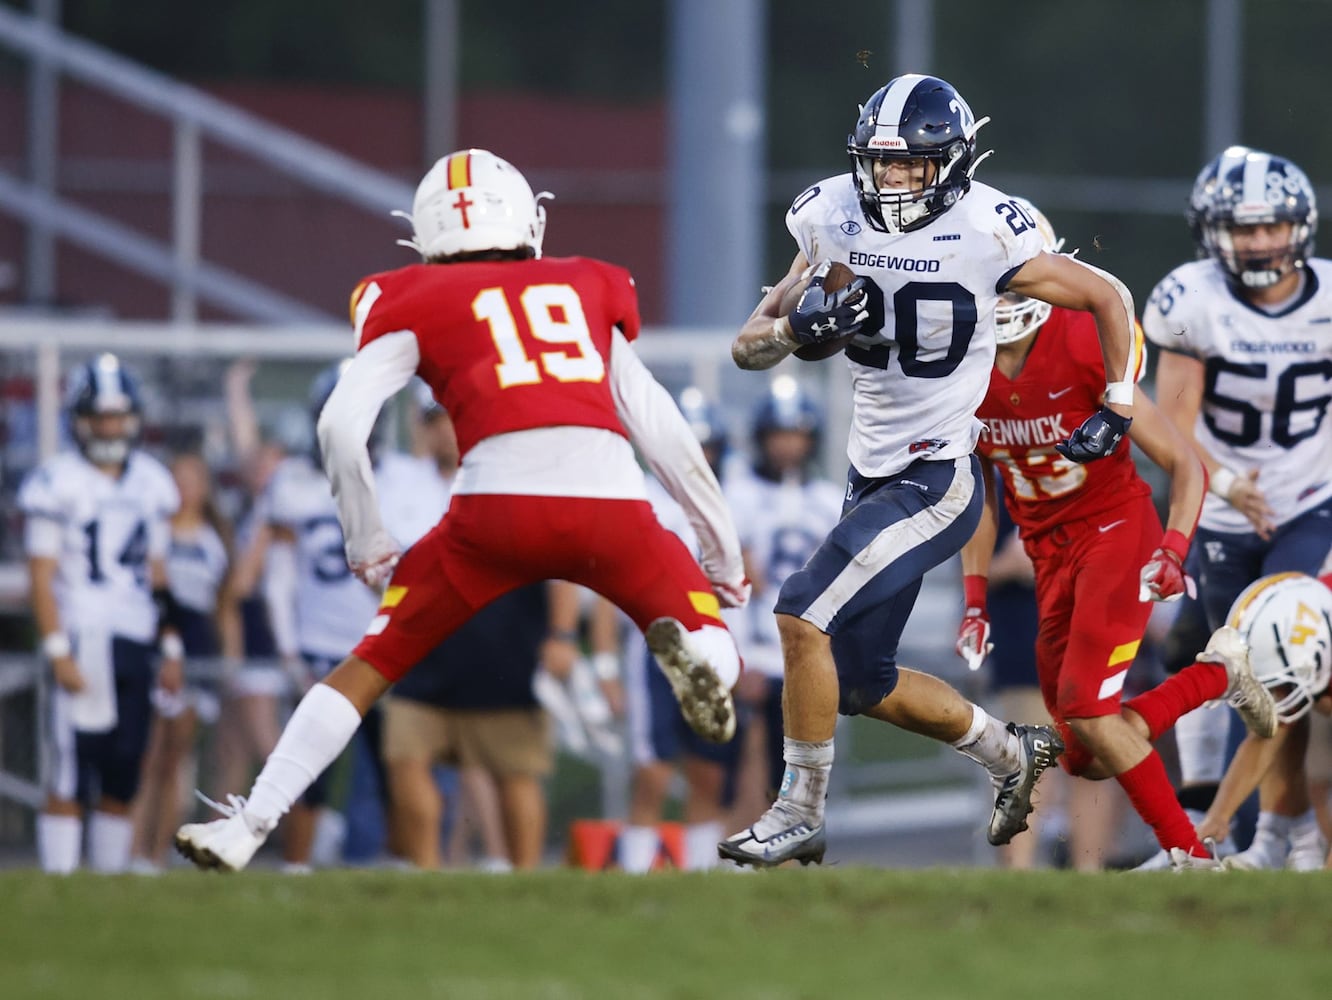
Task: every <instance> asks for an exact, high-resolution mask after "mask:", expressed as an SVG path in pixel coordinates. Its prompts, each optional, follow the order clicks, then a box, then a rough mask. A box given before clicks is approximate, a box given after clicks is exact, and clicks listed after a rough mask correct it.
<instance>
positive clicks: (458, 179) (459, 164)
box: [449, 152, 472, 191]
mask: <svg viewBox="0 0 1332 1000" xmlns="http://www.w3.org/2000/svg"><path fill="white" fill-rule="evenodd" d="M471 186H472V154H471V153H470V152H467V153H454V154H453V155H452V156H450V157H449V190H450V191H453V190H455V189H456V188H464V187H471Z"/></svg>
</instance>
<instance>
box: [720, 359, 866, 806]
mask: <svg viewBox="0 0 1332 1000" xmlns="http://www.w3.org/2000/svg"><path fill="white" fill-rule="evenodd" d="M750 431H751V442H752V447H753V453H752V454H753V469H752V471H751V473H750V474H749V475H744V476H733V477H731V478H730V479H729V480H727V481H725V482H723V483H722V488H723V490H725V492H726V500H727V503H729V504H730V505H731V511H732V512H733V513H734V515H735V521H736V525H737V527H739V529H740V544H741V546H742V547H743V548H744V552H745V568H746V571H747V573H748V575H749V580H750V582H751V583H752V584H753V586H754V594H753V599H752V600H751V601H750V603H749V604H748V605H746V606H745V607H744V608H741V609H739V610H738V611H734V612H731V617H730V618H728V619H727V620H728V622H729V624H730V626H731V631H732V633H733V634H734V635H735V640H736V643H737V644H738V645H739V646H740V654H741V656H743V657H744V662H745V672H744V673H743V674H742V675H741V677H740V683H739V684H737V685H736V701H737V702H738V703H741V704H742V705H743V708H744V710H745V711H746V712H747V713H749V714H752V716H753V717H754V718H756V719H759V720H761V722H762V724H761V725H760V726H757V727H755V728H756V729H759V730H761V735H762V744H761V746H762V754H761V756H759V758H758V759H756V760H755V759H754V758H753V757H751V758H750V759H751V760H753V765H749V764H747V765H746V767H745V768H744V771H743V773H744V774H745V776H746V780H745V781H743V782H742V785H743V786H744V787H743V788H742V791H741V798H742V801H741V802H738V803H737V815H740V813H739V810H741V809H744V810H746V812H747V815H743V816H742V819H741V821H742V822H744V823H748V822H749V821H750V820H752V819H753V818H754V817H755V816H756V815H757V814H758V813H759V812H761V811H762V808H763V807H766V806H767V803H768V801H770V799H771V795H772V792H773V790H774V789H776V788H777V786H778V785H779V784H781V780H782V773H783V771H784V770H785V764H784V762H783V761H782V645H781V637H780V636H779V635H778V633H777V620H776V618H774V617H773V614H772V609H773V605H774V604H776V603H777V593H778V591H780V590H781V587H782V584H783V583H785V582H786V578H787V577H788V576H790V575H791V574H792V573H794V572H795V571H796V570H798V569H800V567H801V566H803V565H805V563H806V562H807V561H808V560H809V557H810V556H812V555H813V554H814V550H815V549H817V548H818V547H819V543H820V542H822V541H823V539H824V537H825V536H826V535H827V534H828V532H829V531H831V530H832V529H833V526H834V525H836V524H837V521H838V518H839V517H840V516H841V511H842V488H841V487H840V486H838V485H837V484H836V483H834V482H833V481H832V480H830V479H825V478H823V477H822V476H820V475H819V474H818V473H817V472H815V471H814V468H813V466H814V462H815V460H816V458H817V457H818V452H819V443H820V440H821V438H822V436H823V413H822V412H821V410H820V409H819V407H818V404H816V403H815V402H814V400H813V399H812V398H811V397H810V395H809V393H808V391H806V390H805V389H804V388H803V387H802V386H801V385H800V383H799V382H797V381H796V380H795V379H794V378H792V377H791V376H790V375H779V376H777V377H776V378H774V379H773V381H772V385H771V386H769V389H768V394H767V395H766V396H764V397H763V399H762V400H761V401H760V403H759V405H758V407H757V408H756V409H755V411H754V414H753V418H752V421H751V424H750ZM751 740H752V738H751ZM751 745H752V744H751ZM746 792H748V793H749V794H748V795H746V794H745V793H746ZM760 796H762V797H763V801H762V805H761V807H760V808H758V809H755V808H754V806H755V804H756V802H757V799H758V798H759V797H760ZM746 800H747V801H746Z"/></svg>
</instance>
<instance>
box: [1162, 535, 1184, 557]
mask: <svg viewBox="0 0 1332 1000" xmlns="http://www.w3.org/2000/svg"><path fill="white" fill-rule="evenodd" d="M1161 548H1163V549H1165V550H1166V551H1167V552H1170V553H1172V554H1173V555H1175V556H1176V557H1177V558H1178V559H1179V561H1180V562H1181V563H1182V562H1183V561H1184V557H1185V556H1187V555H1188V554H1189V539H1188V536H1186V535H1184V534H1182V533H1181V532H1178V531H1173V530H1172V531H1167V532H1166V533H1165V535H1164V536H1162V538H1161Z"/></svg>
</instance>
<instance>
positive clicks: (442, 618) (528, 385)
mask: <svg viewBox="0 0 1332 1000" xmlns="http://www.w3.org/2000/svg"><path fill="white" fill-rule="evenodd" d="M412 225H413V228H414V230H415V236H414V239H413V240H412V242H411V245H412V246H413V247H414V248H415V249H416V250H417V251H418V252H419V253H420V254H421V256H422V258H423V259H424V260H423V263H419V264H416V265H413V266H409V267H404V268H400V269H398V270H395V271H388V272H383V273H381V274H377V275H374V276H372V277H370V278H368V279H366V280H365V281H363V282H362V283H361V284H360V285H359V286H358V287H357V289H356V291H355V292H354V294H353V296H352V322H353V325H354V327H355V332H356V346H357V354H356V357H355V359H354V360H353V361H352V363H351V365H350V366H349V367H348V368H347V370H346V372H345V373H344V374H343V377H342V379H341V380H340V381H339V383H338V386H337V388H336V389H335V390H334V391H333V395H332V397H331V398H330V399H329V402H328V405H327V406H326V407H325V409H324V413H323V416H322V417H321V418H320V421H319V429H318V430H319V441H320V446H321V448H322V450H323V455H324V465H325V468H326V469H327V471H328V475H329V478H330V480H331V481H332V484H333V492H334V495H335V496H336V497H337V501H338V509H339V514H340V519H341V522H342V527H343V531H344V533H345V536H346V551H347V559H348V562H349V564H350V565H351V567H352V569H353V571H354V572H355V573H356V575H357V576H358V577H360V578H361V579H362V580H364V581H365V582H367V583H369V584H371V585H372V586H384V585H385V584H388V587H387V589H385V591H384V598H383V601H382V602H381V605H380V609H379V613H378V614H377V615H376V616H375V618H374V619H373V620H372V621H371V623H370V627H369V628H368V630H367V632H366V635H365V637H364V638H363V639H362V641H361V643H360V644H359V645H358V646H357V647H356V649H355V650H354V651H353V653H352V655H351V656H349V657H348V658H347V659H345V660H343V661H342V663H341V664H339V665H338V666H337V668H335V669H334V671H333V672H332V673H331V674H330V675H329V676H328V677H327V678H325V679H324V681H323V682H321V683H319V684H316V685H315V686H314V687H313V688H312V689H311V690H310V692H309V693H308V694H307V695H306V697H305V698H304V699H303V700H302V702H301V704H300V705H299V706H297V709H296V711H295V713H294V714H293V715H292V718H291V721H290V722H289V723H288V725H287V728H286V730H285V731H284V733H283V735H282V738H281V740H279V742H278V746H277V747H276V749H274V751H273V753H272V755H271V756H270V757H269V759H268V762H267V764H266V765H265V766H264V769H263V771H262V772H261V773H260V775H259V777H258V779H257V780H256V781H255V784H254V788H253V790H252V792H251V794H250V797H249V799H248V800H244V799H239V798H236V799H233V800H232V803H231V807H230V808H229V809H227V810H226V812H227V813H228V814H229V815H227V816H226V818H224V819H220V820H214V821H213V822H211V823H202V824H191V825H187V826H184V827H182V828H181V830H180V832H179V834H178V835H177V838H176V843H177V846H178V847H179V849H180V850H181V851H182V852H183V853H185V854H186V855H187V856H188V857H190V858H191V859H193V860H194V861H195V863H196V864H199V865H201V866H203V867H220V868H226V869H233V870H234V869H240V868H244V867H245V865H246V864H247V863H248V862H249V860H250V858H251V857H252V856H253V854H254V852H255V850H257V849H258V847H259V845H260V844H262V843H263V841H264V839H265V837H267V835H268V833H269V831H270V830H271V829H272V828H273V826H274V825H275V824H276V823H277V821H278V819H279V818H280V817H281V816H282V814H283V813H285V812H286V811H287V810H288V809H289V808H290V807H291V804H292V802H293V801H295V799H296V798H297V796H299V795H300V794H301V792H302V791H304V789H305V788H306V787H307V786H308V785H309V783H310V782H311V781H312V780H313V778H314V777H315V775H317V774H319V773H320V772H321V771H323V769H324V768H325V767H327V766H328V764H329V763H330V762H331V761H332V760H333V759H334V758H335V757H336V756H337V755H338V753H340V752H341V750H342V748H343V747H344V746H346V744H347V741H348V740H349V739H350V738H351V736H352V734H353V733H354V732H355V731H356V728H357V727H358V726H359V725H360V722H361V717H362V715H364V713H365V712H366V711H367V710H368V709H369V708H370V706H371V705H373V704H374V702H375V700H376V699H378V698H379V696H380V695H382V694H383V693H384V692H385V691H386V690H387V689H388V687H389V686H390V685H391V684H392V683H393V681H394V680H396V679H397V678H399V677H401V676H402V675H403V674H405V673H406V672H407V671H408V670H410V669H411V667H412V666H413V665H414V664H415V663H416V662H417V661H418V660H419V659H420V658H421V656H422V655H424V654H425V652H426V651H427V650H429V649H431V648H433V647H434V646H437V645H438V644H439V643H440V642H441V641H442V640H443V639H444V638H445V637H447V636H448V635H449V634H450V633H452V632H453V631H454V630H455V629H456V628H457V627H458V626H459V625H461V624H462V622H464V621H466V620H467V619H468V618H469V617H470V616H471V614H472V613H473V612H474V611H475V610H476V609H477V608H480V607H483V606H484V605H486V604H487V603H489V602H490V601H491V600H493V599H494V598H496V597H498V596H499V595H500V594H503V593H506V592H508V591H510V590H512V589H514V588H516V587H518V586H521V585H522V584H525V583H531V582H535V581H539V580H546V579H562V580H568V581H570V582H573V583H578V584H581V585H583V586H587V587H590V588H592V589H594V590H597V591H599V592H600V593H602V594H604V595H606V596H607V597H609V598H610V599H612V600H613V601H614V602H615V603H616V604H618V605H619V606H620V607H621V608H622V609H623V610H624V611H625V612H626V613H627V614H629V616H630V617H631V618H632V619H633V620H634V623H635V624H636V625H637V626H638V627H639V628H640V629H643V630H645V632H646V635H647V641H648V646H649V647H650V648H651V649H652V651H653V654H654V655H655V656H656V659H657V662H658V664H659V665H660V666H661V667H662V669H663V670H664V671H665V672H666V674H667V676H668V677H670V679H671V686H672V688H673V689H674V690H675V693H676V695H677V697H678V698H679V699H680V702H681V705H682V707H683V709H684V712H685V716H686V718H688V719H689V722H690V724H691V725H692V726H693V727H694V728H695V729H696V730H697V731H698V732H699V733H700V735H703V736H706V737H708V738H710V739H713V740H715V741H718V742H725V741H726V740H728V739H730V738H731V736H732V735H733V733H734V730H735V708H734V705H733V703H732V700H731V688H732V687H734V685H735V682H736V679H737V678H738V676H739V673H740V660H739V656H738V654H737V653H736V649H735V644H734V642H733V641H732V640H731V637H730V634H729V633H728V632H727V631H726V628H725V626H724V624H723V623H722V620H721V604H722V603H725V604H726V605H728V606H731V605H736V606H738V605H742V604H744V603H745V601H746V600H747V598H748V593H749V584H748V582H747V581H746V580H745V575H744V565H743V561H742V558H741V553H740V543H739V539H738V538H737V537H736V531H735V525H734V524H733V523H732V521H731V517H730V514H729V512H728V511H727V509H726V505H725V502H724V501H723V498H722V494H721V489H720V487H719V486H718V485H717V480H716V478H715V477H714V476H713V475H712V472H711V471H710V470H709V469H708V466H707V462H706V460H705V459H704V457H703V454H702V451H701V450H700V449H699V447H698V442H697V441H696V440H694V436H693V434H692V433H691V432H690V430H689V427H688V425H687V424H686V423H685V422H684V419H683V418H682V417H681V416H680V412H679V410H677V409H676V407H675V404H674V402H673V401H672V400H671V397H670V395H669V394H668V393H667V392H666V391H665V390H664V389H663V388H662V387H661V386H660V385H659V384H658V383H657V382H656V381H655V380H654V379H653V378H652V376H651V375H650V374H649V373H648V371H647V369H646V368H645V367H644V366H643V364H642V362H641V361H639V359H638V357H637V355H635V354H634V352H633V350H632V348H631V347H630V342H631V341H633V340H634V339H635V338H636V337H637V336H638V331H639V316H638V303H637V294H636V292H635V289H634V284H633V279H632V278H631V277H630V276H629V274H628V272H626V271H625V270H623V269H622V268H619V267H615V266H614V265H611V264H606V263H603V262H601V261H597V260H592V259H590V258H583V257H565V258H542V257H541V242H542V235H543V231H544V229H545V211H544V209H543V208H542V207H541V206H540V205H539V199H538V198H535V197H533V195H532V189H531V188H530V187H529V186H528V183H527V181H526V179H524V177H523V175H522V174H520V173H519V172H518V171H517V170H516V169H514V167H513V166H511V165H510V164H509V163H508V162H506V161H505V160H502V159H500V158H499V157H497V156H495V155H494V154H493V153H489V152H486V151H484V150H463V151H460V152H457V153H454V154H452V155H450V156H447V157H445V158H443V159H441V160H440V161H439V162H438V163H436V164H435V166H434V167H433V168H432V169H431V170H430V172H429V173H427V174H426V176H425V178H424V179H423V180H422V181H421V184H420V185H419V186H418V187H417V190H416V196H415V199H414V202H413V207H412ZM418 373H419V374H420V375H421V376H422V377H423V378H424V379H425V380H426V382H428V383H429V384H430V386H431V389H432V390H433V392H434V395H435V398H436V400H438V401H439V403H440V404H441V405H442V406H444V408H445V409H446V410H447V411H448V412H449V414H450V416H452V418H453V420H454V424H455V426H456V428H457V433H458V443H459V447H460V449H461V451H462V465H461V468H460V470H459V474H458V479H457V481H456V482H455V484H454V492H453V501H452V503H451V505H450V507H449V510H448V513H447V514H445V516H444V518H443V519H442V520H441V521H440V522H439V524H438V525H437V526H436V527H435V528H434V529H432V530H431V531H430V532H429V533H428V534H427V535H426V536H425V538H423V539H421V541H419V542H418V543H417V544H415V545H413V546H412V547H411V548H410V549H409V550H408V551H407V552H406V553H405V554H401V555H400V553H399V552H398V548H397V546H396V545H395V544H394V543H393V540H392V539H391V538H390V536H389V535H388V533H387V532H386V531H385V530H384V527H383V525H382V524H381V522H380V517H379V513H378V510H377V507H376V500H375V488H374V482H373V477H372V476H371V473H370V461H369V456H368V455H367V453H366V447H365V441H366V438H367V437H368V435H369V433H370V429H371V426H372V425H373V424H374V421H375V418H376V416H377V415H378V413H379V409H380V407H381V406H382V405H383V402H384V400H386V399H388V398H389V396H391V395H392V394H393V393H395V392H397V391H398V390H399V389H401V388H402V387H403V386H404V385H406V384H407V382H408V380H410V378H411V377H412V376H413V375H415V374H418ZM635 445H637V447H638V449H639V451H641V452H642V453H643V455H644V456H645V457H646V458H647V460H648V464H649V465H650V466H651V467H652V469H653V471H654V472H655V473H656V475H657V478H658V479H660V480H661V481H662V483H663V484H664V485H665V486H666V488H667V489H668V490H669V491H670V493H671V494H672V496H673V497H674V498H675V499H676V500H677V501H678V502H679V503H680V504H681V505H682V506H683V507H684V508H685V510H686V512H687V513H688V515H689V519H690V523H691V525H692V526H693V528H694V530H695V533H696V534H697V535H698V538H699V543H700V545H701V548H702V553H703V559H702V569H701V571H700V567H699V565H698V564H697V563H695V562H694V560H693V559H692V558H691V557H690V555H689V552H688V550H687V549H685V547H684V545H683V544H682V543H681V542H680V541H679V539H678V538H676V537H675V536H674V535H672V534H670V533H669V532H667V531H666V530H665V529H664V528H662V527H661V526H660V525H659V524H658V523H657V521H656V518H655V517H654V516H653V514H652V508H651V506H650V505H649V504H648V502H647V500H646V494H645V487H644V482H643V473H642V471H641V469H640V468H639V466H638V463H637V461H636V459H635V457H634V446H635Z"/></svg>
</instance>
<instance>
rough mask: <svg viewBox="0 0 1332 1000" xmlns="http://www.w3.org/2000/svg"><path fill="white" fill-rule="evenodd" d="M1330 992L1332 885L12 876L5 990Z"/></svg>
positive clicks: (544, 875)
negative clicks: (60, 877) (63, 877)
mask: <svg viewBox="0 0 1332 1000" xmlns="http://www.w3.org/2000/svg"><path fill="white" fill-rule="evenodd" d="M1328 996H1332V876H1328V875H1322V874H1319V875H1295V874H1287V873H1279V872H1278V873H1257V874H1244V875H1238V874H1233V873H1228V874H1223V875H1212V874H1210V873H1198V874H1194V875H1188V876H1183V875H1173V874H1169V873H1162V874H1154V875H1130V874H1103V875H1073V874H1067V873H1060V872H1040V873H1033V874H1017V873H1004V872H993V871H976V870H965V871H954V870H934V871H912V872H892V871H880V870H872V869H861V868H850V867H847V868H827V869H804V870H792V871H785V870H783V871H778V872H770V873H764V874H759V875H733V874H729V873H721V874H713V875H680V874H664V875H658V876H650V877H647V878H630V877H627V876H622V875H617V874H600V875H589V874H585V873H579V872H573V871H548V872H540V873H536V874H532V875H522V876H509V877H497V876H479V875H470V874H469V875H461V874H458V875H454V874H442V875H425V874H410V873H388V872H330V873H323V874H319V875H316V876H313V877H310V878H292V877H283V876H280V875H276V874H271V873H266V872H257V873H247V874H244V875H240V876H231V877H224V876H220V875H212V874H209V875H205V874H202V873H194V872H184V871H182V872H176V873H173V874H171V875H169V876H166V877H163V878H159V879H142V878H131V877H124V878H98V877H95V876H76V877H72V878H65V879H59V878H48V877H43V876H42V875H40V874H37V873H34V872H21V873H9V874H5V875H0V997H5V998H6V1000H43V998H60V1000H67V998H83V1000H119V998H126V1000H130V998H134V1000H151V998H159V997H160V998H170V1000H189V998H196V997H199V998H248V997H255V998H260V997H262V998H266V1000H270V998H282V1000H287V998H290V1000H298V998H310V1000H316V998H318V1000H331V998H342V997H357V998H364V1000H379V998H398V997H410V998H414V1000H426V998H437V997H450V998H451V997H459V998H468V1000H470V998H478V1000H487V998H503V1000H523V998H573V997H607V998H617V1000H618V998H624V1000H638V998H653V997H699V998H713V997H716V998H724V1000H760V998H764V1000H766V998H772V1000H778V998H796V997H801V998H805V997H808V998H822V997H836V998H838V1000H846V998H855V997H910V998H913V1000H914V998H932V997H958V998H968V1000H971V998H976V1000H995V998H1007V997H1035V998H1053V997H1069V998H1077V1000H1098V998H1102V997H1104V998H1116V1000H1119V998H1139V997H1142V998H1152V1000H1155V998H1159V997H1165V998H1170V1000H1185V998H1191V997H1205V998H1208V1000H1230V998H1249V997H1253V998H1267V997H1275V998H1280V1000H1295V998H1303V997H1319V998H1323V997H1328Z"/></svg>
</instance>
